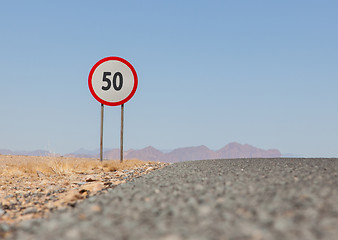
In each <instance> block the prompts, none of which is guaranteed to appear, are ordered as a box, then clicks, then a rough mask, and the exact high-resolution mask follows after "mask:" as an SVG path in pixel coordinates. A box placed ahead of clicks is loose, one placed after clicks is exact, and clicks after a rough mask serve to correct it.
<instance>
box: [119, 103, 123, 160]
mask: <svg viewBox="0 0 338 240" xmlns="http://www.w3.org/2000/svg"><path fill="white" fill-rule="evenodd" d="M123 120H124V104H122V105H121V138H120V162H121V163H122V162H123Z"/></svg>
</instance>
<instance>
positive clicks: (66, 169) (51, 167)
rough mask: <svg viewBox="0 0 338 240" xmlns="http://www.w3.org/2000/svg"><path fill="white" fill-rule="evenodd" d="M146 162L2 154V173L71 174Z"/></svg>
mask: <svg viewBox="0 0 338 240" xmlns="http://www.w3.org/2000/svg"><path fill="white" fill-rule="evenodd" d="M146 163H149V162H144V161H140V160H136V159H132V160H125V161H124V162H123V163H120V162H119V161H116V160H105V161H103V162H102V163H101V162H100V161H98V160H97V159H88V158H69V157H30V156H4V155H0V174H1V175H2V176H9V177H11V176H22V175H24V176H26V175H27V176H30V177H32V176H37V172H41V173H43V174H44V175H46V176H55V175H59V176H67V175H71V174H82V173H95V172H112V171H121V170H124V169H133V168H136V167H140V166H142V165H144V164H146Z"/></svg>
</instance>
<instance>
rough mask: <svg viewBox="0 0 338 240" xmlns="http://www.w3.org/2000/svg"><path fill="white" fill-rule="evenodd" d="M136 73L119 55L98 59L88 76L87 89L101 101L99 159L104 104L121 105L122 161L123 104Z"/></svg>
mask: <svg viewBox="0 0 338 240" xmlns="http://www.w3.org/2000/svg"><path fill="white" fill-rule="evenodd" d="M137 83H138V80H137V74H136V71H135V69H134V67H133V66H132V65H131V64H130V63H129V62H128V61H126V60H124V59H123V58H120V57H106V58H103V59H101V60H100V61H98V62H97V63H96V64H95V65H94V66H93V67H92V69H91V70H90V72H89V76H88V86H89V90H90V92H91V93H92V95H93V96H94V98H95V99H96V100H97V101H99V102H100V103H101V132H100V161H101V162H102V160H103V113H104V105H108V106H119V105H121V137H120V162H123V119H124V104H125V103H126V102H127V101H129V100H130V99H131V98H132V97H133V96H134V94H135V92H136V89H137Z"/></svg>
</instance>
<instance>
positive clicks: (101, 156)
mask: <svg viewBox="0 0 338 240" xmlns="http://www.w3.org/2000/svg"><path fill="white" fill-rule="evenodd" d="M103 111H104V105H103V103H101V132H100V162H102V160H103Z"/></svg>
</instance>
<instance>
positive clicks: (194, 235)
mask: <svg viewBox="0 0 338 240" xmlns="http://www.w3.org/2000/svg"><path fill="white" fill-rule="evenodd" d="M13 236H14V238H15V239H22V240H24V239H48V240H52V239H121V240H127V239H147V240H152V239H163V240H180V239H194V240H198V239H230V240H235V239H236V240H240V239H243V240H244V239H255V240H258V239H306V240H311V239H332V240H333V239H334V240H336V239H338V159H235V160H205V161H193V162H183V163H177V164H173V165H170V166H167V167H165V168H163V169H161V170H157V171H154V172H152V173H150V174H148V175H145V176H142V177H140V178H137V179H134V180H133V181H132V182H129V183H126V184H122V185H120V186H118V187H116V188H114V189H111V190H110V191H109V192H108V193H107V194H104V195H100V196H95V197H91V198H89V199H87V200H86V201H84V202H82V203H79V204H78V205H77V206H75V207H74V208H72V209H68V210H64V211H62V212H58V213H55V215H53V216H52V217H51V218H49V219H47V220H31V221H26V222H22V223H21V224H20V225H19V226H18V228H17V229H16V231H15V234H14V235H13Z"/></svg>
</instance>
